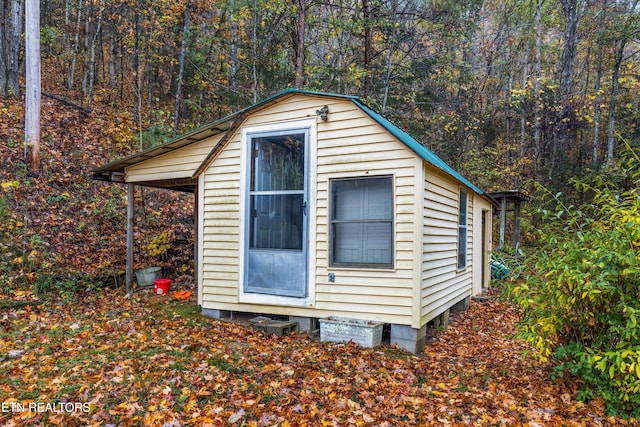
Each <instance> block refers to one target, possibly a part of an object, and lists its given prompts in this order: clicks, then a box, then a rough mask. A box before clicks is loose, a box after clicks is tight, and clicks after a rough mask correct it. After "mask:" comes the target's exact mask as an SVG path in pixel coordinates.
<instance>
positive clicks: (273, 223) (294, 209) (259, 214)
mask: <svg viewBox="0 0 640 427" xmlns="http://www.w3.org/2000/svg"><path fill="white" fill-rule="evenodd" d="M302 199H303V195H302V194H269V195H252V196H251V212H252V219H251V226H250V231H249V238H250V242H249V248H250V249H295V250H302V222H303V221H302V203H303V200H302Z"/></svg>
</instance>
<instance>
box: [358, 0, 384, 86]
mask: <svg viewBox="0 0 640 427" xmlns="http://www.w3.org/2000/svg"><path fill="white" fill-rule="evenodd" d="M362 17H363V19H364V22H363V24H364V96H365V98H366V97H368V96H369V95H371V13H370V10H369V0H362ZM385 89H386V88H385Z"/></svg>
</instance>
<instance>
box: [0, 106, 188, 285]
mask: <svg viewBox="0 0 640 427" xmlns="http://www.w3.org/2000/svg"><path fill="white" fill-rule="evenodd" d="M6 101H7V102H6V103H5V106H4V107H3V108H0V140H2V141H3V143H2V144H0V157H1V158H2V159H3V163H2V169H0V183H1V184H2V186H1V188H0V217H1V218H2V219H3V221H2V223H0V248H1V249H2V257H3V259H2V261H3V266H2V267H0V280H2V283H3V286H5V287H9V288H13V287H20V286H35V287H36V290H42V291H47V290H51V289H53V290H55V291H59V292H66V293H69V292H74V291H75V290H76V289H84V288H86V287H90V286H95V285H96V283H98V284H100V283H102V284H103V285H115V284H118V283H121V279H122V274H123V273H124V261H125V251H126V246H125V229H126V225H125V215H124V214H125V213H126V193H125V189H124V187H120V186H117V185H107V184H104V183H100V182H97V181H93V180H92V179H91V176H90V172H91V169H92V168H94V167H97V166H99V165H103V164H105V163H107V162H108V161H110V160H113V159H115V158H120V157H123V156H124V155H126V154H130V153H131V152H134V151H137V149H138V147H137V146H135V142H132V141H135V138H134V137H133V134H132V129H134V128H135V126H134V125H133V123H132V121H131V120H130V118H129V117H128V116H127V115H126V114H123V113H120V114H117V113H114V112H113V111H112V110H108V109H100V108H97V109H94V112H93V113H90V114H87V113H85V112H82V111H80V110H77V109H74V108H69V107H61V105H60V103H58V102H56V101H53V100H46V101H45V102H44V103H43V117H42V120H43V124H42V129H43V137H42V141H43V148H42V158H41V159H42V167H41V170H40V171H39V172H38V173H33V172H30V171H28V170H27V165H26V163H25V159H24V146H23V142H22V141H23V134H22V123H23V115H24V108H23V104H22V103H19V102H17V101H13V100H11V99H6ZM135 209H136V212H137V217H136V221H135V223H136V230H135V232H136V239H135V240H136V241H135V246H136V256H135V260H136V265H137V266H145V265H149V264H150V263H153V265H162V266H163V267H165V269H166V271H167V273H170V274H172V276H173V277H179V276H185V277H190V274H189V273H190V272H191V271H192V269H193V265H192V261H191V259H192V256H191V254H192V247H193V246H192V245H193V233H192V223H193V220H192V212H193V207H192V200H191V198H190V197H188V196H183V195H181V194H176V193H171V192H163V191H154V190H149V189H145V190H140V191H138V192H137V193H136V207H135ZM185 273H186V274H185Z"/></svg>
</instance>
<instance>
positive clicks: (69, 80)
mask: <svg viewBox="0 0 640 427" xmlns="http://www.w3.org/2000/svg"><path fill="white" fill-rule="evenodd" d="M81 20H82V0H78V6H77V8H76V33H75V36H74V39H73V54H72V60H71V67H69V71H68V72H67V90H71V88H73V80H74V79H75V73H76V64H77V63H78V47H79V46H80V22H81Z"/></svg>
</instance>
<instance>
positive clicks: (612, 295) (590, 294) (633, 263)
mask: <svg viewBox="0 0 640 427" xmlns="http://www.w3.org/2000/svg"><path fill="white" fill-rule="evenodd" d="M638 164H640V162H639V161H638V157H637V156H636V155H632V156H631V160H630V161H629V162H628V163H627V164H626V165H624V167H623V169H622V171H623V172H624V173H625V174H627V176H628V177H631V178H632V179H631V181H632V182H631V183H632V185H630V189H629V190H624V189H622V190H621V189H618V188H608V187H607V185H606V182H604V181H602V179H596V180H595V183H594V184H587V183H585V182H576V183H575V188H576V190H577V191H578V192H579V193H581V196H583V200H590V202H589V203H587V204H585V205H584V206H581V207H580V208H578V207H574V206H570V205H569V206H567V205H565V204H563V203H562V201H561V197H562V195H560V194H557V195H551V194H549V193H547V194H548V195H549V196H550V197H549V198H550V199H551V200H552V201H554V202H555V206H554V207H553V208H552V209H549V210H545V211H542V212H541V214H542V217H543V223H542V225H541V226H540V228H539V242H540V246H539V248H538V250H537V252H536V253H535V254H534V255H533V256H532V257H531V258H530V260H531V263H532V264H533V265H531V266H530V269H531V271H535V272H536V273H535V274H531V275H529V276H527V277H526V279H525V280H524V281H523V282H521V283H517V284H515V285H513V287H512V288H511V290H510V296H511V298H512V299H513V300H514V301H515V302H516V303H517V304H518V305H519V306H520V307H521V308H522V309H523V321H522V324H521V326H520V336H521V337H522V338H523V339H524V340H525V341H527V342H528V343H529V344H531V345H532V346H533V348H534V349H535V354H536V355H537V356H538V357H539V358H540V359H542V360H547V359H552V360H554V361H555V362H556V369H555V371H554V372H555V374H559V375H562V374H563V373H564V372H570V373H572V374H574V375H577V376H579V377H580V378H581V379H582V381H583V387H582V390H581V392H580V395H579V397H580V398H581V399H590V398H592V397H595V396H600V397H602V398H603V399H604V400H605V402H606V404H607V409H608V411H609V413H611V414H625V413H626V414H627V415H632V416H636V417H638V416H640V196H639V194H638V188H640V173H639V172H638V170H637V168H638Z"/></svg>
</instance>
